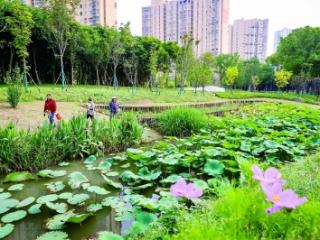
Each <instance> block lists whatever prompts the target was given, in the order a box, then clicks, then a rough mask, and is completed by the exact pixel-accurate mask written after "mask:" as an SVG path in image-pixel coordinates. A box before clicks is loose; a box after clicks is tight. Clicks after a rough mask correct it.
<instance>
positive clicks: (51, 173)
mask: <svg viewBox="0 0 320 240" xmlns="http://www.w3.org/2000/svg"><path fill="white" fill-rule="evenodd" d="M66 174H67V172H66V171H65V170H50V169H45V170H41V171H40V172H38V174H37V175H38V176H39V177H42V178H57V177H63V176H64V175H66Z"/></svg>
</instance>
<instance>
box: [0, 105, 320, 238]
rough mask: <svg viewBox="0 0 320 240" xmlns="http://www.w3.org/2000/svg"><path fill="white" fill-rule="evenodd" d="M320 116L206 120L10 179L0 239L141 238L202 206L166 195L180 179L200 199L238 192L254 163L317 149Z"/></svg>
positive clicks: (263, 114) (1, 206)
mask: <svg viewBox="0 0 320 240" xmlns="http://www.w3.org/2000/svg"><path fill="white" fill-rule="evenodd" d="M319 113H320V112H319V110H315V109H308V108H300V107H294V106H291V105H280V104H258V105H255V106H249V107H243V108H242V109H241V111H239V112H238V113H237V114H235V115H227V116H225V117H222V118H217V117H212V118H210V119H209V120H208V121H210V124H209V127H208V129H204V130H203V131H202V132H201V133H198V134H195V135H193V136H191V137H188V138H184V139H178V138H174V137H168V138H165V139H164V140H160V141H157V142H155V143H154V144H152V145H148V146H143V147H141V148H139V149H133V148H129V149H127V151H126V152H124V153H120V154H116V155H110V156H107V157H104V158H98V159H97V158H96V157H95V156H89V157H88V158H87V159H85V160H82V161H76V162H64V163H60V164H59V166H56V167H53V168H50V169H45V170H42V171H40V172H38V173H32V174H31V173H28V172H23V173H21V172H20V173H11V174H8V175H7V176H4V177H3V179H2V183H1V184H0V192H1V193H0V219H1V228H0V238H4V239H15V240H16V239H28V240H29V239H30V240H32V239H39V240H45V239H57V240H58V239H75V240H76V239H77V240H78V239H111V238H110V236H111V235H112V233H114V234H118V235H112V236H113V237H114V238H112V239H121V237H120V235H122V236H124V237H125V236H126V235H129V236H132V235H136V234H139V233H142V232H144V231H145V230H146V229H148V227H149V226H150V225H152V223H153V222H155V221H156V220H157V218H158V217H159V216H160V215H161V214H162V213H166V212H168V211H172V210H174V209H177V208H179V207H181V206H184V205H185V204H186V205H188V206H190V205H192V204H197V203H198V202H200V201H201V199H194V200H192V201H186V200H183V199H181V198H176V197H175V196H173V195H172V194H171V193H170V191H169V188H170V186H171V185H172V184H175V183H176V182H177V181H178V180H180V179H185V180H187V181H188V182H192V183H193V184H194V185H195V186H196V187H197V188H199V189H201V190H202V191H203V193H204V195H203V196H202V199H206V198H208V197H210V196H212V195H215V187H216V186H217V185H219V184H222V182H230V181H232V182H234V184H238V183H239V182H240V181H241V180H242V176H243V174H245V171H246V169H248V166H251V165H252V164H253V163H259V164H260V165H281V164H284V163H286V162H293V161H300V160H301V159H303V158H304V157H305V156H306V155H308V154H310V153H312V152H313V151H315V150H316V149H318V147H319V145H320V117H319V116H320V115H319ZM101 231H104V232H101ZM106 231H108V232H106ZM99 232H100V234H99ZM111 232H112V233H111ZM97 233H98V234H97Z"/></svg>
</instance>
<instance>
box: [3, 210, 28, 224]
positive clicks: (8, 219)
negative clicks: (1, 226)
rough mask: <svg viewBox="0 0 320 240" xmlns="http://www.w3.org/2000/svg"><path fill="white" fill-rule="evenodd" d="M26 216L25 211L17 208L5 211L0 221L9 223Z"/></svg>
mask: <svg viewBox="0 0 320 240" xmlns="http://www.w3.org/2000/svg"><path fill="white" fill-rule="evenodd" d="M26 216H27V212H26V211H24V210H18V211H15V212H11V213H7V214H6V215H4V216H3V217H2V218H1V221H2V222H4V223H11V222H15V221H19V220H21V219H23V218H25V217H26Z"/></svg>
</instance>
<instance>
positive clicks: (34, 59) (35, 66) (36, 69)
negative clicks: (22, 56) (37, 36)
mask: <svg viewBox="0 0 320 240" xmlns="http://www.w3.org/2000/svg"><path fill="white" fill-rule="evenodd" d="M32 49H33V53H32V54H33V65H34V73H35V75H36V79H37V82H38V83H39V84H41V80H40V78H39V74H38V67H37V60H36V54H37V53H36V47H35V46H34V47H33V48H32Z"/></svg>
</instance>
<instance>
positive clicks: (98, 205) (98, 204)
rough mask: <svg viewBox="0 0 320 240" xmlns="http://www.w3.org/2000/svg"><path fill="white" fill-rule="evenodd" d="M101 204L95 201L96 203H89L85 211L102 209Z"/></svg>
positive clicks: (92, 211)
mask: <svg viewBox="0 0 320 240" xmlns="http://www.w3.org/2000/svg"><path fill="white" fill-rule="evenodd" d="M102 208H103V207H102V205H101V204H100V203H96V204H94V203H93V204H90V205H89V206H88V207H87V212H90V213H95V212H98V211H100V210H101V209H102Z"/></svg>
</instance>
